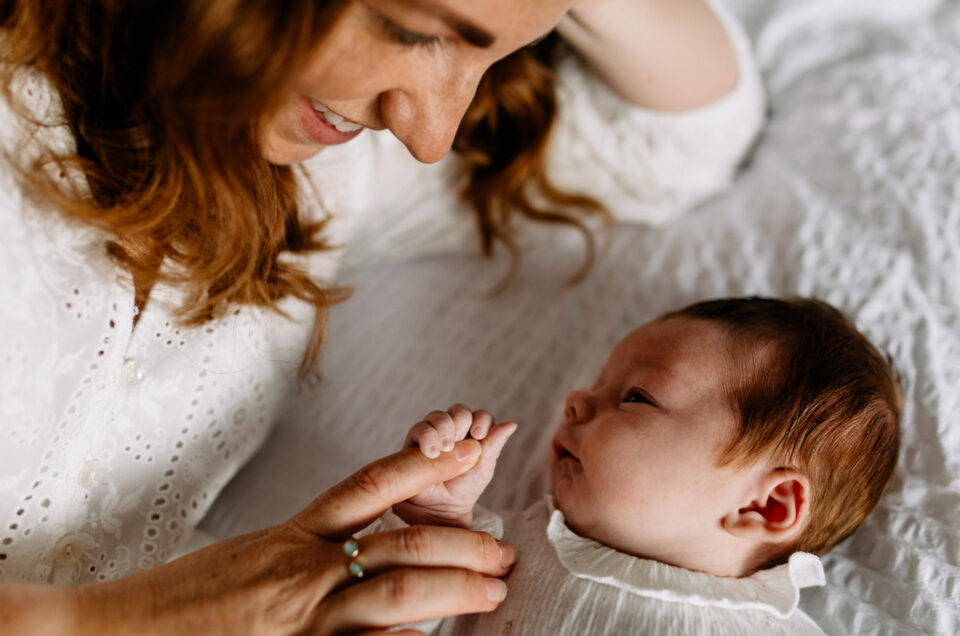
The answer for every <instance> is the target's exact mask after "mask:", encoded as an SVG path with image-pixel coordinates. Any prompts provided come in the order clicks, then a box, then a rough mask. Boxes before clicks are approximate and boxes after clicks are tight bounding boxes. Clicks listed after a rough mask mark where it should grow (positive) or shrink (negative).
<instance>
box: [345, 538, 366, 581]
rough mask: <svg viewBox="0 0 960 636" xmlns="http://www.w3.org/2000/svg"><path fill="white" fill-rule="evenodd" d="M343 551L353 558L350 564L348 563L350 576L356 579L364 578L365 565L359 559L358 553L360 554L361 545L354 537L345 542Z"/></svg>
mask: <svg viewBox="0 0 960 636" xmlns="http://www.w3.org/2000/svg"><path fill="white" fill-rule="evenodd" d="M343 553H344V554H346V555H347V556H348V557H350V558H351V559H353V560H352V561H350V563H349V565H347V571H348V572H350V576H351V577H353V578H354V579H362V578H363V566H362V565H360V562H359V561H357V555H358V554H360V546H359V545H358V544H357V542H356V541H355V540H354V539H348V540H346V541H344V542H343Z"/></svg>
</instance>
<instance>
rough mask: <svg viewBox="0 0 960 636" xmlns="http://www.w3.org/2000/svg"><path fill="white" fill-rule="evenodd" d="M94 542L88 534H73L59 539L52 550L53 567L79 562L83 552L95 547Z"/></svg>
mask: <svg viewBox="0 0 960 636" xmlns="http://www.w3.org/2000/svg"><path fill="white" fill-rule="evenodd" d="M96 543H97V542H96V541H95V540H94V538H93V537H91V536H90V535H89V534H85V533H83V532H75V533H72V534H68V535H66V536H64V537H61V538H60V540H59V541H57V545H56V546H54V548H53V564H54V567H58V568H60V567H63V566H65V565H73V564H74V563H76V562H77V561H79V560H80V557H81V556H82V555H83V553H84V551H86V550H87V549H88V548H90V547H92V546H94V545H96Z"/></svg>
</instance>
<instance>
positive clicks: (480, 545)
mask: <svg viewBox="0 0 960 636" xmlns="http://www.w3.org/2000/svg"><path fill="white" fill-rule="evenodd" d="M476 536H477V552H478V554H479V555H480V559H481V562H482V563H486V562H488V561H491V562H494V563H499V562H500V546H499V545H498V544H497V540H496V539H494V538H493V537H491V536H490V535H489V534H487V533H486V532H477V533H476Z"/></svg>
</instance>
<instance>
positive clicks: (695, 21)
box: [557, 0, 739, 111]
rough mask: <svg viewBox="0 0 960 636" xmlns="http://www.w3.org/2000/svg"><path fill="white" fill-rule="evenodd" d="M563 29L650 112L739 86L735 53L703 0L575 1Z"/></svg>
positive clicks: (617, 87) (709, 99)
mask: <svg viewBox="0 0 960 636" xmlns="http://www.w3.org/2000/svg"><path fill="white" fill-rule="evenodd" d="M557 31H558V32H559V33H560V35H562V36H563V38H564V39H565V40H566V41H567V42H569V43H570V45H571V46H573V48H574V49H576V50H577V52H578V53H580V55H581V56H582V57H583V58H584V59H585V60H586V61H587V63H588V65H589V66H591V67H592V68H593V70H594V71H595V72H596V73H597V74H598V75H599V76H600V77H602V78H603V80H604V81H605V82H606V83H607V84H608V85H609V86H610V87H611V88H612V89H613V90H614V91H616V92H617V93H618V94H619V95H620V96H621V97H622V98H624V99H625V100H627V101H629V102H631V103H633V104H635V105H637V106H640V107H643V108H647V109H650V110H659V111H682V110H691V109H694V108H698V107H701V106H706V105H708V104H711V103H713V102H715V101H717V100H718V99H720V98H721V97H723V96H724V95H726V94H728V93H730V92H731V91H732V90H733V89H734V88H736V86H737V82H738V79H739V69H738V64H737V55H736V52H735V50H734V47H733V44H732V43H731V42H730V38H729V37H728V36H727V32H726V30H725V29H724V27H723V24H722V23H721V22H720V20H719V19H718V18H717V16H716V15H715V14H714V12H713V10H712V9H711V8H710V7H709V6H708V5H707V4H706V3H705V2H704V1H703V0H577V2H575V3H574V5H573V7H572V8H571V9H570V11H569V12H568V13H567V15H566V16H564V17H563V19H562V20H561V21H560V23H559V24H558V25H557Z"/></svg>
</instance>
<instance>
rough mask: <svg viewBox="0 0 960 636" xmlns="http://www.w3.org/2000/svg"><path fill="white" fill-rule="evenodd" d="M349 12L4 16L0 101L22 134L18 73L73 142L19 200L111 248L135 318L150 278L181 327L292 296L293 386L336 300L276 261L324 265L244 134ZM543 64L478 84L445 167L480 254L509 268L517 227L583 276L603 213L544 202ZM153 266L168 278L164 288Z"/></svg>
mask: <svg viewBox="0 0 960 636" xmlns="http://www.w3.org/2000/svg"><path fill="white" fill-rule="evenodd" d="M345 4H346V0H325V1H318V0H311V1H309V2H308V1H305V0H205V1H203V2H199V1H197V0H166V1H163V2H160V1H150V0H95V1H94V0H0V28H2V29H3V30H4V41H3V48H2V53H0V61H2V62H3V65H2V71H0V73H2V77H0V80H2V85H3V87H4V91H5V95H6V98H7V100H8V101H9V102H10V103H11V105H12V106H13V107H14V109H15V112H19V113H20V114H21V116H22V117H24V118H25V117H26V113H25V111H24V109H22V108H20V107H19V106H18V104H17V103H16V101H15V99H14V96H13V93H12V91H11V90H10V85H11V81H12V80H13V78H14V76H15V75H16V73H17V72H19V71H20V70H21V69H23V68H32V69H35V70H37V71H39V72H41V73H42V74H43V75H44V76H45V77H46V78H47V79H48V80H49V81H50V82H51V84H52V86H53V87H54V88H55V90H56V91H57V93H58V94H59V96H60V99H61V101H62V104H63V107H64V114H65V118H66V124H67V125H68V126H69V128H70V130H71V131H72V133H73V136H74V138H75V140H76V152H75V153H73V154H68V155H62V154H60V155H58V154H52V153H51V154H49V155H47V156H45V157H42V158H41V159H40V160H39V161H38V162H36V163H34V164H32V165H29V166H18V168H19V175H20V177H21V180H22V181H23V183H24V185H25V188H26V190H27V191H28V192H29V193H31V194H32V195H33V196H34V197H37V198H39V199H41V200H42V201H43V202H44V203H47V204H52V205H53V207H55V208H56V209H58V210H60V211H61V212H62V213H64V214H66V215H68V216H71V217H73V218H77V219H81V220H83V221H84V222H87V223H90V224H93V225H96V226H98V227H101V228H103V229H105V230H108V231H109V232H110V233H112V234H113V235H114V236H115V237H116V239H115V240H114V241H112V242H111V243H110V244H109V246H108V250H109V253H110V254H111V256H112V257H113V258H114V259H115V261H116V262H117V263H118V264H120V265H121V266H123V267H125V268H127V269H128V270H129V271H130V272H131V273H132V275H133V278H134V280H135V281H137V282H138V284H137V292H138V298H137V300H138V304H143V302H145V301H146V296H147V293H148V292H149V289H150V287H152V285H153V283H154V282H156V281H157V280H158V277H159V276H161V275H162V276H163V277H164V280H165V281H166V282H171V283H174V284H177V285H179V286H181V287H182V288H183V289H184V290H185V291H186V294H185V297H184V301H183V304H182V306H180V307H179V309H178V317H179V320H180V321H181V322H182V323H183V324H184V325H198V324H202V323H204V322H207V321H209V320H212V319H214V318H216V317H218V316H220V315H221V314H223V313H224V312H225V311H226V309H227V307H228V306H229V305H231V304H241V305H257V306H266V307H270V308H273V309H277V303H278V301H279V300H280V299H282V298H284V297H287V296H294V297H296V298H299V299H301V300H303V301H305V302H307V303H309V304H311V305H313V306H314V307H315V308H316V314H315V316H316V317H315V323H314V326H313V336H312V338H311V341H310V344H309V346H308V348H307V351H306V352H305V355H304V359H303V363H302V365H301V372H306V371H308V370H309V369H310V368H311V367H312V365H313V363H314V362H315V361H316V360H317V358H318V356H319V353H320V352H321V350H322V347H323V341H324V338H325V334H326V328H327V319H328V307H329V306H330V305H332V304H334V303H336V302H339V301H341V300H343V299H344V298H346V296H347V295H348V292H347V290H345V289H342V288H337V287H331V286H324V285H322V284H320V283H318V282H317V281H314V280H312V279H311V278H310V277H309V276H308V275H307V273H306V272H305V271H304V269H303V268H302V267H300V266H298V265H297V264H296V263H295V261H292V259H282V258H280V256H281V254H284V253H291V254H306V253H310V252H315V251H317V250H322V249H325V248H327V247H328V246H327V245H326V244H325V242H324V241H323V240H322V238H321V233H322V230H323V227H324V223H325V222H324V221H323V220H320V221H308V220H305V219H304V218H302V216H301V215H300V214H299V211H298V209H297V203H296V201H297V195H298V192H297V187H296V183H295V179H294V176H293V172H292V170H291V168H290V167H288V166H278V165H274V164H271V163H269V162H267V161H266V160H265V159H264V158H263V157H262V155H261V150H260V148H259V145H258V141H257V130H256V127H255V126H251V124H250V122H256V121H261V119H262V116H263V115H264V114H265V113H269V112H270V111H271V109H272V108H275V107H276V106H277V104H276V103H275V102H274V100H275V99H276V97H275V96H279V95H283V94H284V90H283V89H284V88H285V87H286V86H287V85H288V83H289V82H290V81H291V79H292V77H293V75H294V73H295V72H296V71H297V70H298V69H299V68H300V67H299V63H301V62H302V61H303V60H306V59H309V53H310V51H311V50H312V49H313V48H314V47H315V46H316V44H317V42H318V41H319V40H320V39H321V38H322V37H323V35H324V33H325V32H326V30H327V28H328V27H329V25H331V24H332V23H333V22H334V21H335V20H336V18H337V15H338V13H339V11H340V10H341V9H342V8H343V6H344V5H345ZM551 48H552V43H551V42H550V41H549V40H548V41H545V42H544V43H542V44H541V45H540V46H539V47H538V48H537V49H536V50H534V49H524V50H521V51H519V52H517V53H515V54H513V55H511V56H509V57H507V58H505V59H504V60H501V61H500V62H499V63H497V64H496V65H494V66H493V67H492V68H491V69H490V70H489V71H488V73H487V74H486V76H485V77H484V79H483V81H482V83H481V85H480V87H479V88H478V91H477V94H476V97H475V99H474V101H473V103H472V105H471V106H470V108H469V110H468V112H467V114H466V117H465V118H464V121H463V124H462V126H461V129H460V130H459V132H458V134H457V137H456V140H455V143H454V149H455V150H456V151H457V152H459V153H461V154H462V155H463V156H464V158H465V163H466V169H467V171H468V172H469V175H470V179H469V184H468V185H467V186H466V188H465V191H464V193H463V194H464V197H465V199H466V200H467V201H468V202H469V203H470V205H471V207H472V208H473V209H474V211H475V212H476V215H477V222H478V226H479V228H480V236H481V246H482V248H483V251H484V253H485V254H488V255H489V254H490V253H491V252H492V249H493V245H494V244H495V242H497V241H499V242H502V243H503V244H505V245H506V246H507V247H508V248H509V249H510V251H511V253H513V254H514V256H516V249H515V247H514V244H513V243H512V242H511V240H510V232H511V219H512V217H513V216H514V215H516V214H518V213H519V214H521V215H523V216H525V217H527V218H530V219H532V220H536V221H546V222H552V223H564V224H570V225H574V226H576V227H578V228H580V229H581V230H582V231H583V233H584V236H585V237H586V240H587V246H588V258H587V263H589V260H590V258H591V257H592V249H593V242H592V239H591V237H590V234H589V232H587V230H586V228H585V226H584V225H583V223H582V222H581V220H580V218H579V216H578V215H579V214H584V213H593V214H595V213H598V212H599V213H602V208H601V206H600V205H599V204H598V203H597V202H595V201H593V200H592V199H589V198H587V197H583V196H577V195H571V194H568V193H564V192H562V191H560V190H558V189H556V188H555V187H553V186H552V185H551V184H550V183H549V181H548V180H547V178H546V175H545V174H544V169H543V153H544V150H545V148H546V144H547V140H548V138H549V133H550V127H551V125H552V122H553V119H554V115H555V111H556V97H555V94H554V83H553V75H552V71H551V69H550V54H549V52H550V50H551ZM51 165H52V166H54V167H56V168H58V169H56V170H52V171H51V170H50V169H49V167H50V166H51ZM61 170H79V172H80V173H81V174H82V175H83V177H84V178H85V181H86V183H87V185H88V186H89V192H87V191H84V192H83V193H80V192H77V191H76V190H74V189H70V188H69V187H65V186H63V185H62V184H61V183H59V182H57V181H56V180H55V179H54V178H53V176H52V174H54V173H58V172H60V171H61ZM531 187H532V188H533V190H531ZM534 193H538V194H539V197H538V198H537V199H536V200H537V201H545V202H546V204H544V203H537V202H535V199H534V198H533V194H534ZM165 260H166V261H169V262H170V263H171V264H172V265H173V267H169V268H164V270H163V273H162V274H161V273H160V269H159V266H160V264H161V263H162V262H164V261H165Z"/></svg>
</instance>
